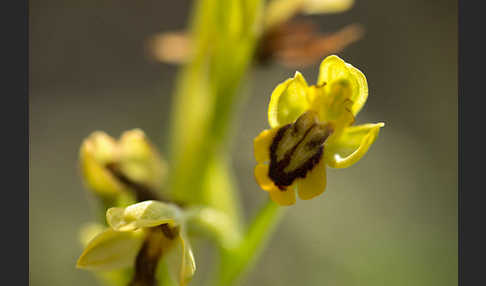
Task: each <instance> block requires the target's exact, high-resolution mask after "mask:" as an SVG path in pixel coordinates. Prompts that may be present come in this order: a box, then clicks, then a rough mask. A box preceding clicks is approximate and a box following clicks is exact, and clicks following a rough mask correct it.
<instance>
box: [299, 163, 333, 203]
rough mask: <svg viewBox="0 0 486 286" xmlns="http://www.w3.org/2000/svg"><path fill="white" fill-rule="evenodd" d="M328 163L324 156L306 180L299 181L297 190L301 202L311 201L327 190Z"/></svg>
mask: <svg viewBox="0 0 486 286" xmlns="http://www.w3.org/2000/svg"><path fill="white" fill-rule="evenodd" d="M326 181H327V180H326V162H325V161H324V154H323V155H322V158H321V160H320V161H319V163H318V164H317V165H316V166H315V167H314V169H312V170H311V171H310V172H308V173H307V175H306V176H305V178H303V179H298V181H297V190H298V193H299V198H300V199H301V200H310V199H312V198H314V197H316V196H318V195H320V194H322V193H323V192H324V191H325V189H326Z"/></svg>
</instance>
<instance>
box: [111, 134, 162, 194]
mask: <svg viewBox="0 0 486 286" xmlns="http://www.w3.org/2000/svg"><path fill="white" fill-rule="evenodd" d="M118 151H119V157H120V158H119V162H117V163H118V168H119V170H120V171H121V172H122V173H123V174H124V175H126V176H127V177H129V178H130V179H131V180H133V181H135V182H138V183H141V184H144V185H147V186H148V187H150V188H151V189H154V190H160V189H162V187H163V184H164V183H165V177H166V174H167V165H166V163H165V161H164V160H163V158H162V156H161V155H160V153H159V152H158V151H157V149H156V148H155V146H154V145H153V144H152V142H150V140H149V139H148V138H147V137H146V136H145V133H144V132H143V131H142V130H141V129H133V130H129V131H125V132H124V133H123V134H122V136H121V137H120V140H119V142H118Z"/></svg>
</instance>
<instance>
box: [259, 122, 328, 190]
mask: <svg viewBox="0 0 486 286" xmlns="http://www.w3.org/2000/svg"><path fill="white" fill-rule="evenodd" d="M298 120H299V119H297V121H298ZM297 121H296V122H294V123H292V124H287V125H284V126H282V127H281V128H280V129H279V130H278V131H277V134H276V136H275V138H274V139H273V142H272V144H271V145H270V166H269V171H268V176H269V178H270V179H271V180H272V181H273V182H274V183H275V185H276V186H277V187H278V188H279V189H280V190H281V191H286V189H287V187H288V186H290V185H292V183H293V182H294V181H295V179H297V178H305V177H306V175H307V173H308V172H309V171H310V170H312V169H313V168H314V167H315V166H316V165H317V164H318V163H319V161H320V160H321V158H322V153H323V152H324V146H323V144H324V142H325V140H326V139H327V138H328V137H329V135H330V133H331V129H328V130H326V131H327V132H326V133H325V134H324V135H322V136H321V137H319V136H318V137H317V138H307V136H313V135H315V133H314V134H311V131H312V130H313V129H314V128H318V123H313V124H312V125H311V126H310V127H309V128H308V129H307V130H305V133H304V135H303V136H302V137H301V138H297V139H298V141H297V143H296V144H295V145H293V146H292V147H291V148H290V149H289V150H287V151H286V152H285V155H284V156H283V158H282V159H281V160H278V158H277V157H278V156H277V150H278V148H279V144H280V143H281V141H282V139H283V138H284V136H296V135H297V134H298V133H299V131H302V130H299V128H300V127H301V126H299V124H296V123H297ZM289 128H291V129H290V130H289ZM305 139H309V140H308V142H305V143H303V142H304V141H305ZM301 144H305V146H302V147H304V148H307V149H308V150H310V151H313V153H314V154H313V155H312V156H311V157H309V158H307V159H306V160H305V161H304V162H303V163H302V164H301V165H300V166H299V167H298V168H295V169H294V170H291V171H290V172H288V171H287V172H286V171H285V169H286V168H287V167H288V166H289V164H290V162H291V160H292V156H294V155H295V151H296V150H297V148H298V147H300V146H301Z"/></svg>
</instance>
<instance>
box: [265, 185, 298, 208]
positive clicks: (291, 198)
mask: <svg viewBox="0 0 486 286" xmlns="http://www.w3.org/2000/svg"><path fill="white" fill-rule="evenodd" d="M270 198H272V200H273V201H274V202H276V203H277V204H279V205H281V206H290V205H293V204H295V190H294V188H293V187H292V186H289V187H287V190H285V191H282V190H279V189H278V188H277V189H274V190H272V191H270Z"/></svg>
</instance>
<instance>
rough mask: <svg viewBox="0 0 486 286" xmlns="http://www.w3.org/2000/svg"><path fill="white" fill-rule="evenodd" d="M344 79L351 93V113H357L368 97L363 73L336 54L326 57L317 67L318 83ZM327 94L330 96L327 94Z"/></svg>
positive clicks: (329, 83) (329, 82)
mask: <svg viewBox="0 0 486 286" xmlns="http://www.w3.org/2000/svg"><path fill="white" fill-rule="evenodd" d="M337 80H344V81H347V82H349V85H350V89H351V95H350V97H349V99H350V100H351V101H352V102H353V106H352V107H351V110H352V112H353V115H356V114H358V112H359V111H360V110H361V108H362V107H363V105H364V104H365V102H366V99H367V98H368V83H367V81H366V77H365V76H364V74H363V73H362V72H361V71H360V70H358V69H357V68H355V67H353V66H352V65H351V64H348V63H346V62H345V61H343V60H342V59H341V58H339V57H338V56H335V55H332V56H328V57H326V58H325V59H324V60H323V61H322V63H321V66H320V68H319V78H318V81H317V84H318V85H322V84H324V83H326V85H327V86H330V85H331V84H332V83H333V82H334V81H337ZM329 96H332V94H331V95H329Z"/></svg>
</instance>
